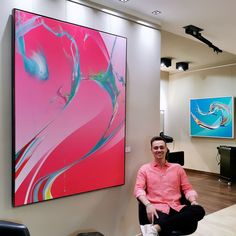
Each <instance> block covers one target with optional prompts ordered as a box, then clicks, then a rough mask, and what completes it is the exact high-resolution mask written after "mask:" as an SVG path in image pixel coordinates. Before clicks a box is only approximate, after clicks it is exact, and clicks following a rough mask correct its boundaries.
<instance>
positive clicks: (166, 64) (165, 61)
mask: <svg viewBox="0 0 236 236" xmlns="http://www.w3.org/2000/svg"><path fill="white" fill-rule="evenodd" d="M170 66H171V58H169V57H162V58H161V67H162V68H164V67H166V68H167V67H170Z"/></svg>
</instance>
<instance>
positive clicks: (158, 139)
mask: <svg viewBox="0 0 236 236" xmlns="http://www.w3.org/2000/svg"><path fill="white" fill-rule="evenodd" d="M154 141H163V142H164V143H165V144H166V140H165V139H164V138H162V137H160V136H154V137H152V139H151V141H150V144H151V147H152V144H153V142H154Z"/></svg>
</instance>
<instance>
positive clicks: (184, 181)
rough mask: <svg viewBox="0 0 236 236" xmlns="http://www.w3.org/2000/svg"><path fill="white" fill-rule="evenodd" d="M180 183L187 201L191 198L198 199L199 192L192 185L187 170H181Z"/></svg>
mask: <svg viewBox="0 0 236 236" xmlns="http://www.w3.org/2000/svg"><path fill="white" fill-rule="evenodd" d="M180 181H181V190H182V191H183V193H184V195H185V197H186V199H189V198H191V197H195V198H197V196H198V195H197V192H196V191H195V190H194V189H193V187H192V185H191V184H190V182H189V180H188V177H187V174H186V172H185V170H184V169H183V168H182V167H181V168H180Z"/></svg>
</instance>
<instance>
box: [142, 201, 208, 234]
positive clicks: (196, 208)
mask: <svg viewBox="0 0 236 236" xmlns="http://www.w3.org/2000/svg"><path fill="white" fill-rule="evenodd" d="M157 214H158V216H159V218H156V217H155V218H154V224H158V225H159V226H160V227H161V232H160V233H159V235H160V236H168V235H171V233H172V232H173V231H179V232H181V233H182V234H191V233H193V232H194V231H195V230H196V229H197V225H198V221H200V220H201V219H202V218H203V217H204V215H205V210H204V209H203V207H202V206H200V205H189V206H185V207H183V208H182V209H181V210H180V211H179V212H178V211H175V210H174V209H172V208H171V209H170V212H169V214H165V213H163V212H161V211H157ZM139 222H140V224H141V225H144V224H150V222H149V220H148V218H147V212H146V207H145V206H144V205H143V204H142V203H140V206H139Z"/></svg>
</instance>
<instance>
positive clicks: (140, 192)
mask: <svg viewBox="0 0 236 236" xmlns="http://www.w3.org/2000/svg"><path fill="white" fill-rule="evenodd" d="M134 195H135V197H136V198H137V199H138V200H139V201H140V202H141V203H143V204H144V205H145V206H146V212H147V217H148V219H149V221H150V223H152V222H153V220H154V215H155V216H156V217H157V218H158V215H157V212H156V209H155V207H154V206H153V205H152V203H151V202H150V201H149V200H148V198H147V196H146V173H145V171H144V169H143V168H142V167H141V168H140V169H139V171H138V174H137V178H136V183H135V187H134Z"/></svg>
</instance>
